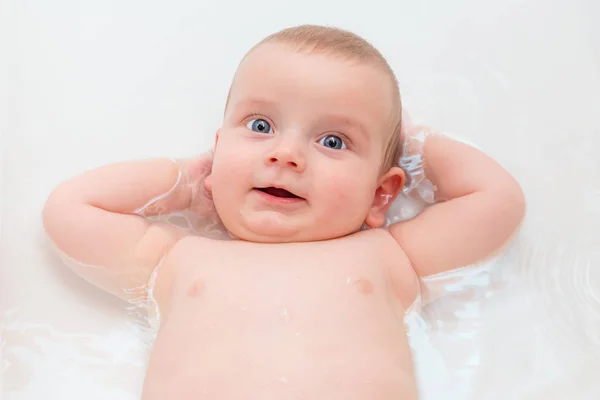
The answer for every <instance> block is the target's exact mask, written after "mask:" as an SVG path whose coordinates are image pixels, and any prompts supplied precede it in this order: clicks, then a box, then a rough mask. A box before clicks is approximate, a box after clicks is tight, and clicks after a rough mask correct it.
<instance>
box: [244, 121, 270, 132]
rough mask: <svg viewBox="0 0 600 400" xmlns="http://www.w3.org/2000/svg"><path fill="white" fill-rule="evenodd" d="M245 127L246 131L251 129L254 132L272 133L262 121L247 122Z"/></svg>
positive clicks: (268, 126)
mask: <svg viewBox="0 0 600 400" xmlns="http://www.w3.org/2000/svg"><path fill="white" fill-rule="evenodd" d="M246 126H247V127H248V129H252V130H253V131H254V132H259V133H273V130H272V129H271V125H270V124H269V123H268V122H267V121H265V120H264V119H260V118H258V119H253V120H251V121H250V122H248V124H246Z"/></svg>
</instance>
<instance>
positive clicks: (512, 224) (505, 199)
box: [495, 177, 527, 236]
mask: <svg viewBox="0 0 600 400" xmlns="http://www.w3.org/2000/svg"><path fill="white" fill-rule="evenodd" d="M495 197H496V199H497V200H496V201H498V200H500V202H501V204H499V207H498V209H500V210H502V215H501V216H499V217H500V218H501V219H502V220H503V221H504V224H503V225H504V226H505V228H506V230H507V232H506V233H507V234H508V235H509V236H512V235H513V234H514V233H515V232H516V231H517V230H519V228H520V227H521V225H522V223H523V220H524V219H525V215H526V212H527V202H526V199H525V193H524V192H523V189H522V187H521V185H520V184H519V183H518V182H517V181H516V180H515V179H514V178H512V177H511V178H510V179H508V180H507V182H506V184H505V185H502V188H501V191H500V192H497V193H496V196H495Z"/></svg>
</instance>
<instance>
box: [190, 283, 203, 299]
mask: <svg viewBox="0 0 600 400" xmlns="http://www.w3.org/2000/svg"><path fill="white" fill-rule="evenodd" d="M204 289H205V287H204V282H202V281H201V280H200V279H198V280H197V281H195V282H194V283H193V284H192V285H191V286H190V288H189V289H188V291H187V295H188V297H200V296H201V295H202V293H204Z"/></svg>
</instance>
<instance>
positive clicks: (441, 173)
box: [390, 128, 525, 276]
mask: <svg viewBox="0 0 600 400" xmlns="http://www.w3.org/2000/svg"><path fill="white" fill-rule="evenodd" d="M411 132H418V128H411ZM411 132H409V134H411ZM424 159H425V176H426V177H427V179H429V180H430V181H431V182H432V183H433V185H434V186H435V187H437V191H436V200H437V201H438V203H436V204H434V205H432V206H430V207H427V208H426V209H425V210H424V211H423V212H422V213H421V214H420V215H418V216H417V217H415V218H413V219H411V220H408V221H403V222H399V223H396V224H394V225H392V226H391V227H390V232H391V234H392V235H393V236H394V238H395V239H396V240H397V242H398V243H399V244H400V245H401V246H402V247H403V249H404V251H405V252H406V254H407V255H408V258H409V259H410V261H411V263H412V265H413V268H414V269H415V271H416V272H417V274H418V275H419V276H427V275H432V274H436V273H439V272H443V271H447V270H450V269H453V268H457V267H461V266H465V265H470V264H473V263H476V262H478V261H480V260H482V259H484V258H486V257H488V256H490V255H492V253H494V252H495V251H497V250H499V249H500V248H501V247H502V246H503V245H504V244H505V243H506V242H507V241H508V240H509V239H510V237H511V236H512V235H513V233H514V232H515V231H516V229H517V228H518V226H519V224H520V223H521V221H522V219H523V216H524V213H525V200H524V196H523V192H522V191H521V188H520V186H519V184H518V183H517V182H516V181H515V179H514V178H513V177H512V176H511V175H510V174H509V173H508V172H507V171H506V170H505V169H504V168H502V167H501V166H500V165H499V164H498V163H497V162H495V161H494V160H492V159H491V158H490V157H488V156H486V155H485V154H484V153H482V152H481V151H479V150H477V149H475V148H474V147H471V146H468V145H466V144H463V143H460V142H458V141H455V140H452V139H450V138H448V137H446V136H443V135H437V134H431V135H428V136H427V139H426V141H425V146H424Z"/></svg>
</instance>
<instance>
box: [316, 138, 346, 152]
mask: <svg viewBox="0 0 600 400" xmlns="http://www.w3.org/2000/svg"><path fill="white" fill-rule="evenodd" d="M319 144H321V145H323V146H325V147H329V148H330V149H334V150H343V149H345V148H346V143H344V141H343V140H342V139H340V138H339V137H337V136H335V135H327V136H325V137H324V138H323V139H321V140H319Z"/></svg>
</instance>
